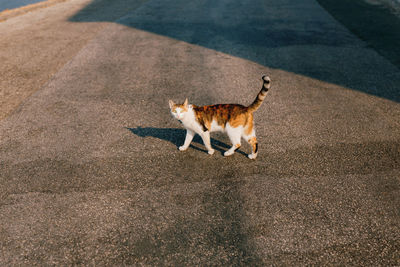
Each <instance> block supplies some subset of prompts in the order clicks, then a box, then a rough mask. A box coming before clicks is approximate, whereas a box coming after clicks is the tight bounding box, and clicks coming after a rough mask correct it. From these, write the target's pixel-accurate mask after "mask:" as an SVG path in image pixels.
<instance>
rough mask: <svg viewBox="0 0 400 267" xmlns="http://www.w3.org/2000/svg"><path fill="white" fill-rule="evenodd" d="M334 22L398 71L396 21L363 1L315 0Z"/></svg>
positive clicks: (399, 49) (399, 33) (398, 23)
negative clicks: (372, 49)
mask: <svg viewBox="0 0 400 267" xmlns="http://www.w3.org/2000/svg"><path fill="white" fill-rule="evenodd" d="M317 1H318V3H319V4H320V5H321V6H322V7H323V8H325V10H326V11H328V12H329V13H330V14H331V15H332V16H333V17H334V18H335V19H336V20H338V21H339V22H340V23H342V24H343V25H344V26H345V27H346V28H348V29H349V30H350V31H352V32H353V33H354V34H355V35H357V36H358V37H359V38H360V39H362V40H364V41H365V42H367V43H368V45H370V46H371V47H373V48H374V49H375V50H376V51H377V52H378V53H380V54H381V55H382V56H384V57H385V58H386V59H388V60H389V61H390V62H392V63H393V65H395V66H396V67H397V68H399V69H400V18H398V17H397V16H396V15H394V14H393V13H392V12H391V11H390V10H389V9H388V8H385V7H384V6H381V5H371V4H368V3H367V2H366V1H365V0H364V1H363V0H317Z"/></svg>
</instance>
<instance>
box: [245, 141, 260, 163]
mask: <svg viewBox="0 0 400 267" xmlns="http://www.w3.org/2000/svg"><path fill="white" fill-rule="evenodd" d="M246 141H247V142H248V143H249V144H250V146H251V154H249V155H248V157H249V159H255V158H256V157H257V154H258V142H257V137H256V136H255V135H254V136H252V137H250V138H248V139H246Z"/></svg>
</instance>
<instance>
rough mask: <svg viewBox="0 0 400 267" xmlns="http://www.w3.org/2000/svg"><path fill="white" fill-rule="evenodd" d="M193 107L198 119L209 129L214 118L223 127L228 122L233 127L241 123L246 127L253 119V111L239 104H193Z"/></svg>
mask: <svg viewBox="0 0 400 267" xmlns="http://www.w3.org/2000/svg"><path fill="white" fill-rule="evenodd" d="M193 109H194V111H195V115H196V120H197V121H198V122H199V123H200V124H202V125H204V126H205V127H206V128H207V129H210V127H211V123H212V121H213V120H215V121H216V122H217V123H218V125H219V126H221V127H222V128H225V126H226V124H227V123H228V122H229V124H230V125H231V126H232V127H234V128H236V127H238V126H240V125H242V126H243V127H244V126H245V125H246V123H247V122H248V121H249V119H250V118H251V120H252V119H253V116H252V113H251V112H249V111H248V109H247V107H244V106H242V105H237V104H219V105H211V106H203V107H197V106H193Z"/></svg>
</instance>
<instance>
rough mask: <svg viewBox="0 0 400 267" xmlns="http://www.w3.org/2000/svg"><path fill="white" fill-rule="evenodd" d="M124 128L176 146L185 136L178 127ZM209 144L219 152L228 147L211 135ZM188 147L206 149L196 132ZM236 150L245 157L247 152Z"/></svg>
mask: <svg viewBox="0 0 400 267" xmlns="http://www.w3.org/2000/svg"><path fill="white" fill-rule="evenodd" d="M126 129H128V130H129V131H131V132H132V133H133V134H135V135H137V136H139V137H155V138H158V139H160V140H164V141H168V142H171V143H173V144H174V145H175V146H176V147H177V148H178V147H179V146H181V145H183V142H184V141H185V136H186V130H185V129H178V128H153V127H145V128H142V127H137V128H126ZM197 145H201V146H202V147H201V148H200V147H198V146H197ZM211 146H212V147H213V148H214V149H215V150H217V151H219V152H221V153H224V152H225V151H226V150H228V149H229V148H230V146H229V145H227V144H225V143H224V142H221V141H218V140H216V139H214V138H212V137H211ZM190 148H193V149H196V150H199V151H202V152H204V153H207V150H206V149H205V147H204V144H203V140H202V139H201V137H200V136H199V135H197V134H196V135H195V136H194V138H193V141H192V143H191V144H190V147H189V149H190ZM236 152H237V153H240V154H242V155H245V156H246V157H247V154H246V153H244V152H242V151H241V150H236Z"/></svg>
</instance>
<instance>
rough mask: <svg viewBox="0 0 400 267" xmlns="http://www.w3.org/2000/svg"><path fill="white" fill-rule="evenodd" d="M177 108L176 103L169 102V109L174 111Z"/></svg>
mask: <svg viewBox="0 0 400 267" xmlns="http://www.w3.org/2000/svg"><path fill="white" fill-rule="evenodd" d="M174 106H175V103H174V101H172V100H170V101H169V108H170V109H172V108H173V107H174Z"/></svg>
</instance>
